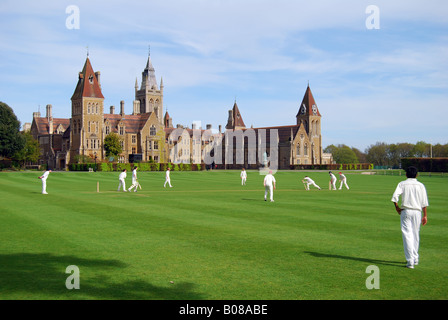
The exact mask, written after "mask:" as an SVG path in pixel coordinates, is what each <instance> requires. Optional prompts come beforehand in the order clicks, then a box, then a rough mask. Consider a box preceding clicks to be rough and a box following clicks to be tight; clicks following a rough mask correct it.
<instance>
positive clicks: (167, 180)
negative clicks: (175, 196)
mask: <svg viewBox="0 0 448 320" xmlns="http://www.w3.org/2000/svg"><path fill="white" fill-rule="evenodd" d="M167 183H168V185H169V186H170V188H172V186H171V179H170V168H168V169H166V172H165V183H164V184H163V187H164V188H165V186H166V184H167Z"/></svg>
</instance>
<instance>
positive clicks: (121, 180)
mask: <svg viewBox="0 0 448 320" xmlns="http://www.w3.org/2000/svg"><path fill="white" fill-rule="evenodd" d="M119 180H120V184H119V185H118V190H117V191H120V188H121V186H123V191H126V182H125V181H124V179H119Z"/></svg>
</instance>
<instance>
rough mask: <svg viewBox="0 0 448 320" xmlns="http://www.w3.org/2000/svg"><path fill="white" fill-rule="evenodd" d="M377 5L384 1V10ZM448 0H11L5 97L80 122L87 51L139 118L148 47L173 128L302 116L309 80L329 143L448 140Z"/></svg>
mask: <svg viewBox="0 0 448 320" xmlns="http://www.w3.org/2000/svg"><path fill="white" fill-rule="evenodd" d="M371 5H373V6H374V7H371ZM447 16H448V1H446V0H425V1H422V0H413V1H404V0H395V1H382V0H381V1H380V0H368V1H364V0H339V1H334V0H315V1H301V0H300V1H299V0H276V1H265V0H238V1H236V0H164V1H152V0H148V1H135V0H127V1H117V0H108V1H102V0H97V1H84V0H70V1H65V0H58V1H46V0H45V1H38V0H19V1H17V0H11V1H10V0H2V1H1V2H0V30H1V31H0V74H1V77H0V101H2V102H4V103H7V104H8V105H9V106H10V107H11V108H13V110H14V113H15V114H16V116H17V118H18V119H19V120H20V122H21V123H22V124H24V123H26V122H32V115H33V112H36V111H40V112H41V114H42V115H45V106H46V105H47V104H51V105H52V106H53V117H55V118H70V116H71V100H70V98H71V96H72V94H73V92H74V90H75V87H76V83H77V79H78V73H79V72H80V71H81V70H82V68H83V66H84V63H85V61H86V57H87V54H88V55H89V59H90V61H91V63H92V66H93V69H94V71H100V72H101V87H102V91H103V95H104V97H105V101H104V107H105V112H109V111H108V110H109V106H111V105H114V106H115V107H116V110H117V109H119V106H120V101H122V100H123V101H124V102H125V112H126V113H128V114H130V113H132V104H133V100H134V97H135V96H134V86H135V81H136V79H137V80H138V83H139V84H140V83H141V75H142V72H143V70H144V68H145V66H146V61H147V59H148V54H149V53H150V56H151V61H152V63H153V66H154V68H155V73H156V78H157V81H158V83H159V85H160V81H161V79H162V78H163V84H164V106H163V107H164V111H166V110H168V112H169V114H170V116H171V117H172V118H173V124H174V125H176V124H182V125H184V126H189V127H191V124H192V123H198V122H200V123H201V124H202V126H203V127H205V126H206V124H211V125H212V127H213V128H218V126H219V125H222V127H223V128H224V127H225V125H226V123H227V118H228V110H230V109H231V108H232V107H233V104H234V102H235V101H236V102H237V104H238V107H239V110H240V112H241V114H242V117H243V120H244V122H245V124H246V126H247V127H250V126H254V127H266V126H282V125H293V124H295V123H296V119H295V116H296V114H297V112H298V110H299V106H300V104H301V101H302V99H303V96H304V94H305V91H306V88H307V86H308V84H309V86H310V88H311V91H312V93H313V96H314V98H315V100H316V103H317V106H318V108H319V111H320V113H321V115H322V122H321V123H322V147H323V148H325V147H326V146H328V145H331V144H334V145H338V144H345V145H348V146H350V147H353V148H357V149H359V150H361V151H365V150H366V148H368V147H369V146H371V145H374V144H375V143H377V142H385V143H400V142H409V143H416V142H418V141H425V142H427V143H431V144H437V143H441V144H446V143H448V135H447V128H448V125H447V119H448V19H447V18H446V17H447Z"/></svg>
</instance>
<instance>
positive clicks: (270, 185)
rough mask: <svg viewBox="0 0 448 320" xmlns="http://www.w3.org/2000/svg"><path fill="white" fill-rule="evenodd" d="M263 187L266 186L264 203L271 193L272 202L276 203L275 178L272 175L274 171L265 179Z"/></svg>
mask: <svg viewBox="0 0 448 320" xmlns="http://www.w3.org/2000/svg"><path fill="white" fill-rule="evenodd" d="M263 185H264V201H266V197H267V195H268V192H269V195H270V198H271V202H274V190H275V178H274V176H273V175H272V171H269V174H267V175H266V176H265V177H264V181H263Z"/></svg>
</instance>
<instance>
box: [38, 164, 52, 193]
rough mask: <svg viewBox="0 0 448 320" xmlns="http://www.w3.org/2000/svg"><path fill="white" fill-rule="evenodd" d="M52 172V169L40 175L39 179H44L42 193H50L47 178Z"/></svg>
mask: <svg viewBox="0 0 448 320" xmlns="http://www.w3.org/2000/svg"><path fill="white" fill-rule="evenodd" d="M50 172H51V170H46V171H45V172H44V174H43V175H41V176H40V177H38V178H39V179H41V180H42V194H48V193H47V178H48V175H49V174H50Z"/></svg>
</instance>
